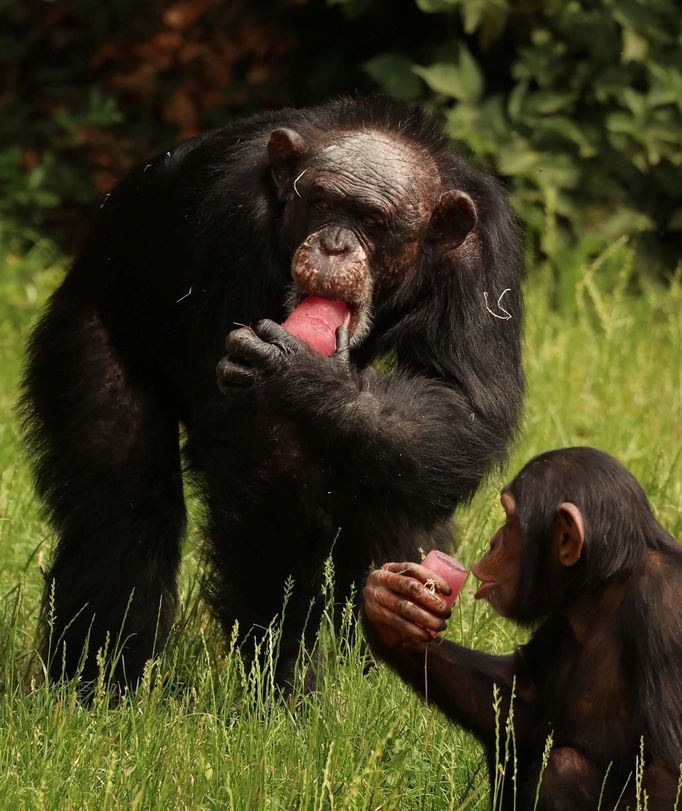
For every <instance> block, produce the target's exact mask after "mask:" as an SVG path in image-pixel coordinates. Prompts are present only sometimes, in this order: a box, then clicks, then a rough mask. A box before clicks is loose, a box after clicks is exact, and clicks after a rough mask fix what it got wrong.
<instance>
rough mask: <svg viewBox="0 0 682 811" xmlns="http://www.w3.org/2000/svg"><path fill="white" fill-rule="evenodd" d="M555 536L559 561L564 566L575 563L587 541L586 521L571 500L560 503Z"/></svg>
mask: <svg viewBox="0 0 682 811" xmlns="http://www.w3.org/2000/svg"><path fill="white" fill-rule="evenodd" d="M554 538H555V543H556V549H557V553H558V556H559V563H561V565H562V566H573V565H575V564H576V563H577V562H578V560H579V559H580V556H581V554H582V551H583V545H584V543H585V523H584V521H583V515H582V513H581V512H580V510H579V509H578V508H577V507H576V506H575V504H571V503H570V501H565V502H564V503H563V504H560V505H559V507H558V509H557V516H556V523H555V525H554Z"/></svg>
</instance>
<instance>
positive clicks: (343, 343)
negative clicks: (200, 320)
mask: <svg viewBox="0 0 682 811" xmlns="http://www.w3.org/2000/svg"><path fill="white" fill-rule="evenodd" d="M336 345H337V349H336V353H335V354H334V355H333V356H332V359H331V360H330V359H328V358H324V357H322V356H321V355H318V354H317V353H316V352H315V351H314V350H312V349H311V348H310V347H309V346H308V345H307V344H305V343H304V342H303V341H301V340H300V339H299V338H297V337H296V336H294V335H292V334H291V333H289V332H287V331H286V330H285V329H284V327H282V326H281V325H280V324H276V323H275V322H274V321H270V320H268V319H264V320H263V321H259V322H258V323H257V324H256V325H255V327H242V328H240V329H237V330H234V331H233V332H231V333H230V334H229V335H228V336H227V339H226V341H225V349H226V350H227V355H226V357H224V358H223V359H222V360H221V361H220V362H219V363H218V367H217V369H216V371H217V375H218V387H219V388H220V389H221V391H225V390H227V389H230V388H232V387H235V386H237V387H246V386H251V385H252V384H254V383H256V382H261V381H262V380H263V379H264V378H267V377H268V376H271V375H273V374H277V373H278V372H283V371H285V370H288V369H289V368H290V367H291V365H292V364H293V363H303V364H304V365H306V366H308V367H309V366H314V365H315V364H325V365H327V368H328V364H329V363H330V362H332V363H335V364H336V365H337V368H338V369H339V370H341V371H343V372H344V373H347V371H348V366H349V351H350V350H349V338H348V330H347V329H346V328H345V327H344V326H340V327H339V328H338V329H337V331H336Z"/></svg>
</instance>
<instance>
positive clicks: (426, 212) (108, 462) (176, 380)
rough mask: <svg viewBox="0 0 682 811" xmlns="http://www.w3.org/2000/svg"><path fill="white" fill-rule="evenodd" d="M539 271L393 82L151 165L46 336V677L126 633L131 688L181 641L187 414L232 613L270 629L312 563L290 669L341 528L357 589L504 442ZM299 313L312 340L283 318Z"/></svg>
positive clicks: (214, 137)
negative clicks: (171, 633)
mask: <svg viewBox="0 0 682 811" xmlns="http://www.w3.org/2000/svg"><path fill="white" fill-rule="evenodd" d="M521 276H522V266H521V261H520V244H519V233H518V228H517V226H516V224H515V222H514V218H513V216H512V214H511V212H510V209H509V207H508V205H507V203H506V201H505V197H504V194H503V192H502V191H501V190H500V188H499V186H498V185H497V183H496V182H495V181H494V180H493V179H492V178H490V177H489V176H487V175H486V174H484V173H482V172H479V171H476V170H474V169H472V168H470V167H469V166H467V165H466V164H465V163H464V162H463V161H462V160H461V159H460V158H458V157H456V156H455V155H452V154H451V153H449V152H448V151H447V149H446V148H445V143H444V140H443V137H442V135H441V134H439V133H438V131H437V130H436V129H434V127H433V124H432V123H431V122H429V121H427V120H425V119H424V118H423V117H421V116H420V115H419V114H418V113H417V112H416V111H414V110H411V109H405V108H403V107H401V106H400V105H395V104H393V103H391V102H388V101H385V100H369V101H367V100H343V101H338V102H334V103H331V104H329V105H326V106H324V107H318V108H315V109H310V110H283V111H281V112H276V113H266V114H264V115H260V116H257V117H255V118H252V119H250V120H247V121H241V122H237V123H235V124H234V125H231V126H229V127H227V128H226V129H222V130H218V131H216V132H213V133H209V134H207V135H204V136H201V137H199V138H196V139H194V140H192V141H188V142H186V143H184V144H181V145H180V146H179V147H177V148H176V149H173V150H171V151H170V152H168V153H165V154H163V155H160V156H159V157H158V158H156V159H154V160H151V161H149V162H148V163H147V164H144V165H142V166H140V167H139V169H138V170H136V171H134V172H133V173H132V174H131V175H130V176H129V177H128V178H126V179H125V180H124V181H123V182H122V183H121V185H120V186H118V187H117V188H116V189H114V191H113V192H112V193H111V195H110V196H108V198H107V200H106V201H105V203H104V204H103V207H102V210H101V212H100V216H99V217H98V219H97V220H96V222H95V223H94V227H93V228H92V230H91V232H90V235H89V237H88V238H87V241H86V243H85V246H84V249H83V251H82V253H81V255H80V256H79V257H78V259H77V260H76V263H75V265H74V266H73V268H72V269H71V271H70V273H69V274H68V276H67V278H66V280H65V281H64V283H63V285H62V286H61V287H60V288H59V289H58V290H57V291H56V293H55V294H54V296H53V298H52V300H51V302H50V304H49V307H48V310H47V312H46V314H45V316H44V318H43V320H42V321H41V323H40V324H39V325H38V327H37V329H36V331H35V333H34V335H33V338H32V342H31V346H30V352H29V365H28V369H27V375H26V396H25V405H26V409H27V417H28V429H29V439H30V448H31V450H32V451H33V457H34V464H35V470H36V474H37V475H36V480H37V485H38V489H39V491H40V493H41V494H42V496H43V498H44V500H45V502H46V504H47V506H48V508H49V511H50V515H51V518H52V520H53V523H54V525H55V527H56V529H57V533H58V539H57V540H58V542H57V551H56V556H55V559H54V563H53V565H52V567H51V569H50V571H49V573H48V575H47V591H46V603H45V604H46V607H49V609H50V616H51V617H52V618H53V627H52V647H51V652H52V654H53V655H52V657H51V661H50V672H51V674H52V675H53V676H58V675H60V674H61V673H62V666H63V664H64V670H65V673H66V674H67V675H69V676H71V675H73V674H74V673H76V672H77V670H78V666H79V661H80V660H81V656H82V653H83V646H84V644H85V642H86V640H88V641H89V647H88V653H87V655H86V656H85V658H84V659H83V660H82V664H83V670H82V677H83V679H85V680H91V679H93V678H94V677H95V675H96V673H97V664H96V658H95V654H96V652H97V650H98V648H100V646H102V645H103V644H104V642H105V639H106V636H107V633H109V635H110V636H111V639H112V640H115V639H116V638H120V639H121V640H122V641H123V642H124V647H123V658H122V660H121V661H120V662H119V665H118V667H117V670H116V674H115V678H116V679H121V680H122V679H124V678H127V679H129V680H131V681H135V680H136V678H137V677H138V676H139V675H140V673H141V672H142V668H143V666H144V662H145V660H146V659H147V658H148V657H150V656H151V655H152V654H153V653H154V650H155V649H156V650H158V648H159V647H160V646H161V645H162V644H163V642H164V640H165V638H166V636H167V633H168V630H169V627H170V624H171V622H172V618H173V613H174V609H175V603H176V572H177V568H178V563H179V555H180V541H181V537H182V534H183V530H184V524H185V507H184V500H183V484H182V477H181V455H180V450H179V444H180V443H179V436H180V434H179V429H180V427H181V426H182V428H183V429H184V432H185V436H186V438H187V444H186V451H187V460H188V464H189V467H190V469H191V471H192V472H193V473H194V474H195V479H196V480H198V481H199V483H200V485H201V486H202V487H203V493H204V496H205V500H206V502H207V506H208V510H207V515H208V527H207V534H208V535H209V538H210V550H209V557H210V563H211V564H212V567H211V570H212V572H213V575H212V577H211V580H210V583H209V596H210V598H211V599H212V602H213V605H214V606H215V609H216V611H217V614H218V617H219V619H220V621H221V622H222V624H223V625H224V627H225V628H226V629H227V630H228V632H229V630H230V629H231V628H232V626H233V623H234V621H235V620H239V622H240V628H241V631H242V632H243V633H244V634H246V633H247V632H249V631H250V630H251V629H258V631H257V632H261V631H262V629H263V628H265V627H267V626H268V624H269V623H270V622H271V620H272V619H273V617H275V616H276V615H277V614H278V612H281V610H282V598H283V592H284V584H285V581H286V580H287V578H288V577H289V576H292V577H293V579H294V581H295V585H294V591H293V595H292V597H291V599H290V600H289V603H288V605H287V609H286V617H285V626H284V632H283V637H282V641H281V647H280V665H281V666H280V672H279V678H280V680H282V681H284V680H287V679H288V678H289V677H290V675H291V667H292V663H293V661H294V660H295V657H296V654H297V651H298V647H299V642H300V639H301V635H302V633H303V628H304V625H305V624H306V618H307V617H308V611H309V608H310V600H311V598H312V597H313V596H315V595H316V594H318V593H319V591H318V590H319V583H320V575H321V571H322V566H323V562H324V560H325V558H326V557H327V556H328V555H329V554H330V552H331V551H332V548H333V555H334V563H335V568H336V578H337V584H338V587H339V596H340V597H341V596H342V595H345V594H347V592H348V590H349V587H350V584H351V583H352V582H353V581H357V580H358V579H361V578H362V577H364V574H365V573H366V570H367V568H368V567H369V564H370V562H371V561H372V560H376V561H377V562H383V561H385V560H390V559H395V558H396V557H397V556H398V557H408V556H411V555H413V554H416V550H417V547H418V546H422V547H424V548H431V547H433V546H435V545H438V544H441V543H444V542H446V541H447V539H448V537H449V532H448V526H447V524H448V519H449V516H450V514H451V512H452V510H453V508H454V507H455V505H457V504H458V503H460V502H461V501H462V500H464V499H466V498H468V497H469V496H471V494H472V493H473V492H474V491H475V489H476V487H477V486H478V484H479V482H480V481H481V478H482V477H483V475H484V474H485V473H486V471H488V470H490V468H491V466H493V465H494V464H496V463H497V462H499V461H500V459H502V458H503V457H504V455H505V452H506V448H507V446H508V443H509V440H510V438H511V436H512V435H513V432H514V430H515V428H516V425H517V422H518V416H519V413H520V406H521V399H522V393H523V375H522V372H521V362H520V330H521V322H522V316H521V290H520V287H521ZM495 302H498V304H499V307H498V304H496V303H495ZM292 310H295V313H294V314H293V315H292V318H293V317H296V318H298V321H299V323H300V322H301V321H305V322H306V323H307V327H305V328H304V329H303V330H299V331H298V332H297V334H300V335H301V337H303V336H304V335H305V336H306V340H304V341H303V340H299V339H298V338H295V337H293V335H290V334H289V333H287V332H286V331H285V330H284V329H283V328H282V327H280V326H279V323H275V322H281V321H283V320H284V318H285V317H286V316H287V315H288V314H291V313H292ZM262 319H272V320H270V321H263V320H262ZM240 324H241V325H244V324H246V325H253V329H251V328H250V327H248V328H244V327H242V328H241V329H239V330H235V327H236V326H237V325H240ZM232 330H234V332H233V333H232V335H230V337H229V340H228V344H227V350H228V354H227V357H225V358H223V356H224V355H225V348H224V342H225V336H226V335H228V333H230V331H232ZM292 331H294V330H292ZM337 331H338V332H339V334H340V335H341V336H342V341H341V346H340V347H339V349H340V350H341V351H339V352H337V353H336V354H335V355H333V356H328V355H330V354H332V353H334V349H335V343H336V342H335V333H336V332H337ZM381 358H384V362H383V363H380V364H375V361H377V360H379V359H381ZM216 367H217V368H218V384H219V385H217V384H216ZM124 618H125V622H124ZM315 625H316V621H315V614H312V615H310V617H309V621H308V623H307V628H308V632H310V629H312V630H313V631H314V629H315Z"/></svg>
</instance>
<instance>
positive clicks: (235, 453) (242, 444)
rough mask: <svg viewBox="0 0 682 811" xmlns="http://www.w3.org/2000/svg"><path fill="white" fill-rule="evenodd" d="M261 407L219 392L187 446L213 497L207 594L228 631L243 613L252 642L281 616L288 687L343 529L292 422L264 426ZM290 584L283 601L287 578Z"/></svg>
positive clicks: (283, 678)
mask: <svg viewBox="0 0 682 811" xmlns="http://www.w3.org/2000/svg"><path fill="white" fill-rule="evenodd" d="M254 410H255V409H254V408H253V406H250V405H245V404H244V403H242V402H240V400H239V398H238V396H235V398H234V399H231V398H229V397H226V398H221V399H220V401H218V403H217V406H216V408H215V410H214V414H213V415H212V416H210V417H209V416H208V415H207V414H206V413H204V415H203V416H202V418H201V419H199V420H194V425H195V429H193V430H192V432H191V433H190V443H189V455H190V458H191V460H192V464H193V466H195V467H197V468H198V469H199V470H200V471H201V475H202V478H203V480H204V482H205V486H206V495H207V499H208V504H209V527H208V534H209V538H210V547H209V550H208V557H209V562H210V564H211V569H210V574H209V576H208V579H207V596H208V599H209V600H210V602H211V604H212V605H213V608H214V610H215V612H216V615H217V617H218V619H219V620H220V623H221V624H222V626H223V628H224V630H225V633H226V635H227V636H228V637H229V636H230V634H231V633H232V629H233V626H234V623H235V622H236V621H238V623H239V632H240V638H241V639H242V640H246V645H245V647H244V651H245V653H246V654H247V655H250V654H251V652H252V651H253V644H254V643H255V642H257V641H259V640H262V639H263V638H264V635H265V631H266V629H267V628H268V627H269V626H270V625H271V623H272V622H273V620H276V621H277V625H275V628H277V627H278V624H279V623H281V636H280V638H279V643H278V658H277V668H276V673H275V678H276V681H277V684H278V685H279V686H281V687H284V688H287V689H288V688H289V687H290V686H291V684H292V680H293V677H294V671H295V665H296V661H297V658H298V655H299V652H300V649H301V641H302V639H304V641H305V645H306V649H307V650H308V651H310V650H312V647H313V642H314V638H315V635H316V633H317V631H318V628H319V620H320V616H321V592H320V587H321V581H322V577H321V575H322V570H323V565H324V561H325V559H326V557H327V556H328V555H329V553H330V551H331V548H332V544H333V540H334V537H335V534H336V530H335V528H334V527H333V526H332V523H331V521H328V520H327V519H325V516H324V510H323V509H322V508H320V507H319V504H320V503H321V502H322V501H323V499H321V497H320V495H319V489H320V488H319V479H318V477H317V471H316V469H315V466H314V465H310V464H308V463H306V464H305V465H303V464H302V463H301V459H300V456H299V449H298V448H297V447H296V445H295V443H292V442H290V439H291V438H290V437H287V436H286V430H283V431H280V430H279V428H277V427H273V426H272V425H267V426H264V425H263V422H262V421H261V420H259V419H258V418H256V417H255V416H254ZM288 580H290V581H291V583H292V590H291V592H290V593H289V594H288V596H287V602H286V606H285V605H284V598H285V588H286V584H287V581H288Z"/></svg>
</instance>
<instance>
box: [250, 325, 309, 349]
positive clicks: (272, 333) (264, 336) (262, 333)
mask: <svg viewBox="0 0 682 811" xmlns="http://www.w3.org/2000/svg"><path fill="white" fill-rule="evenodd" d="M254 330H255V332H256V334H257V335H258V337H259V338H260V339H261V340H263V341H267V343H268V344H272V345H274V346H276V347H279V349H281V350H282V352H286V353H287V354H288V355H293V354H294V353H295V352H298V351H300V349H301V347H304V346H305V344H304V343H303V341H301V340H300V338H297V337H296V336H295V335H292V334H291V333H290V332H287V330H285V329H284V327H283V326H282V325H281V324H278V323H277V322H275V321H270V319H269V318H264V319H263V320H262V321H259V322H258V323H257V324H256V325H255V327H254Z"/></svg>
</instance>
